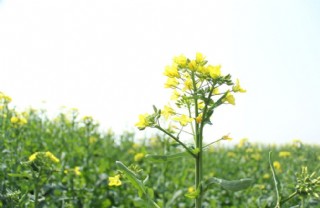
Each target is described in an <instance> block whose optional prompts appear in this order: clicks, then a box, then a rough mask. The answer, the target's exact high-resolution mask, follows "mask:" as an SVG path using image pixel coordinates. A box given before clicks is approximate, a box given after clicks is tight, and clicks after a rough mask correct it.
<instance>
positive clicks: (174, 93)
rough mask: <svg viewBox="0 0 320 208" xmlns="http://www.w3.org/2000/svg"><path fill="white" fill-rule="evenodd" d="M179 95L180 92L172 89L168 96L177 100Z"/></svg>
mask: <svg viewBox="0 0 320 208" xmlns="http://www.w3.org/2000/svg"><path fill="white" fill-rule="evenodd" d="M179 97H180V93H179V92H178V91H177V90H173V93H172V95H171V97H170V99H171V100H177V99H178V98H179Z"/></svg>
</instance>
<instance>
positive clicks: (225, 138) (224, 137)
mask: <svg viewBox="0 0 320 208" xmlns="http://www.w3.org/2000/svg"><path fill="white" fill-rule="evenodd" d="M222 139H223V140H228V141H231V140H232V138H231V137H230V136H229V134H226V135H224V136H223V137H222Z"/></svg>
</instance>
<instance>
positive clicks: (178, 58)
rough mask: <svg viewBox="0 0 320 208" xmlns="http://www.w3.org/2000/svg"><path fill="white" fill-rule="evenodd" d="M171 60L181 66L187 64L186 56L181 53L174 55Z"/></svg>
mask: <svg viewBox="0 0 320 208" xmlns="http://www.w3.org/2000/svg"><path fill="white" fill-rule="evenodd" d="M173 61H174V62H175V63H176V64H178V65H179V66H181V67H185V66H186V65H187V57H185V56H184V55H182V54H181V55H180V56H176V57H174V58H173Z"/></svg>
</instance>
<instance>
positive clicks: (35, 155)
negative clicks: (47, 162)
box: [29, 152, 38, 162]
mask: <svg viewBox="0 0 320 208" xmlns="http://www.w3.org/2000/svg"><path fill="white" fill-rule="evenodd" d="M37 155H38V152H36V153H33V154H32V155H31V156H30V157H29V161H30V162H32V161H34V160H35V159H36V158H37Z"/></svg>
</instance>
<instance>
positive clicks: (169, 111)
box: [161, 105, 175, 120]
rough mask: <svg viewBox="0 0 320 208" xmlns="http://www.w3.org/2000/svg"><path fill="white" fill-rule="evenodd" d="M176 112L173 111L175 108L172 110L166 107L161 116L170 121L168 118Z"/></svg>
mask: <svg viewBox="0 0 320 208" xmlns="http://www.w3.org/2000/svg"><path fill="white" fill-rule="evenodd" d="M174 113H175V112H174V110H173V108H171V107H170V106H167V105H165V106H164V108H163V110H162V111H161V115H163V117H164V118H165V119H166V120H168V118H169V117H170V116H171V115H173V114H174Z"/></svg>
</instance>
